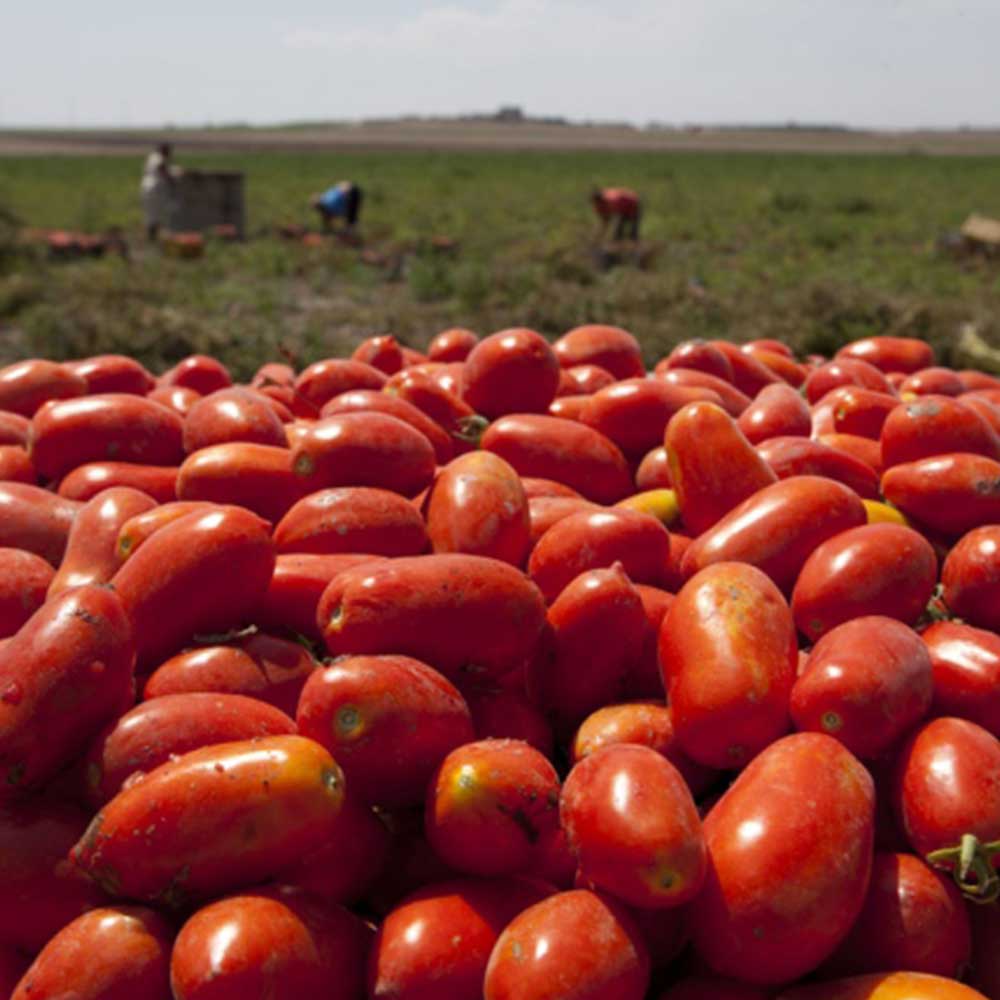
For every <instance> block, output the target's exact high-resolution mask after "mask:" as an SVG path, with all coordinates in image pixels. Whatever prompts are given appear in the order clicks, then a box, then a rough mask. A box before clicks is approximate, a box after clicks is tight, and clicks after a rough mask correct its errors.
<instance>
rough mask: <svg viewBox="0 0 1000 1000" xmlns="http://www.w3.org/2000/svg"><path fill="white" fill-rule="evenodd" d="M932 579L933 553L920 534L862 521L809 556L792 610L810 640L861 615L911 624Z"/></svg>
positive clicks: (924, 601)
mask: <svg viewBox="0 0 1000 1000" xmlns="http://www.w3.org/2000/svg"><path fill="white" fill-rule="evenodd" d="M936 583H937V556H936V555H935V554H934V549H933V548H932V547H931V545H930V543H929V542H928V541H927V540H926V539H925V538H924V537H923V536H922V535H921V534H919V533H918V532H916V531H914V530H913V529H912V528H907V527H904V526H903V525H901V524H888V523H881V524H863V525H861V526H859V527H857V528H849V529H848V530H847V531H842V532H840V533H839V534H837V535H834V536H833V537H832V538H828V539H827V540H826V541H825V542H823V543H822V544H821V545H819V546H818V547H817V549H816V550H815V551H814V552H813V553H812V555H811V556H809V558H808V559H807V560H806V562H805V565H804V566H803V567H802V570H801V572H800V573H799V577H798V580H796V582H795V589H794V590H793V591H792V614H793V615H794V616H795V624H796V625H797V626H798V628H799V631H801V632H802V633H803V635H806V636H808V637H809V638H810V639H812V640H813V641H814V642H815V641H816V640H817V639H818V638H819V637H820V636H822V635H825V634H826V633H827V632H829V631H830V629H832V628H834V627H835V626H837V625H840V624H842V623H844V622H847V621H849V620H851V619H852V618H858V617H860V616H862V615H884V616H886V617H889V618H895V619H897V620H898V621H901V622H904V623H905V624H907V625H914V624H916V622H917V619H919V618H920V616H921V615H922V614H923V612H924V609H925V608H926V607H927V602H928V601H929V600H930V597H931V593H932V592H933V590H934V587H935V585H936Z"/></svg>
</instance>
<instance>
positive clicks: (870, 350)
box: [836, 336, 934, 375]
mask: <svg viewBox="0 0 1000 1000" xmlns="http://www.w3.org/2000/svg"><path fill="white" fill-rule="evenodd" d="M836 358H837V360H838V361H839V360H841V359H842V358H859V359H860V360H861V361H867V362H868V363H869V364H871V365H874V366H875V367H876V368H878V369H879V370H880V371H882V372H904V373H905V374H907V375H909V374H912V373H913V372H918V371H920V370H921V369H922V368H929V367H930V366H931V365H933V364H934V348H932V347H931V345H930V344H928V343H926V342H925V341H922V340H917V339H916V338H914V337H884V336H878V337H865V338H864V339H862V340H855V341H854V342H853V343H850V344H847V345H845V346H844V347H842V348H841V349H840V350H839V351H837V354H836Z"/></svg>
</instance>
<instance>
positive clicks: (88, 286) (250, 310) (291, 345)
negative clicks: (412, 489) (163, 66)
mask: <svg viewBox="0 0 1000 1000" xmlns="http://www.w3.org/2000/svg"><path fill="white" fill-rule="evenodd" d="M179 161H180V162H181V163H182V165H186V166H192V167H203V168H206V169H241V170H244V171H246V174H247V198H248V206H247V210H248V219H249V230H250V239H249V240H248V241H247V242H246V243H245V244H242V245H226V244H221V243H220V244H210V245H209V247H208V250H207V253H206V256H205V257H204V258H203V259H201V260H194V261H177V260H170V259H166V258H163V257H162V256H161V255H160V254H159V253H158V252H156V251H151V250H149V249H148V248H146V247H145V246H144V245H143V243H142V237H141V231H140V224H141V218H140V212H139V205H138V176H139V171H140V168H141V160H139V159H137V158H136V157H134V156H128V157H125V156H114V155H109V156H100V157H83V156H81V157H75V156H74V157H55V156H49V157H43V156H37V157H28V156H25V157H7V158H3V159H0V360H2V361H8V360H12V359H14V358H16V357H20V356H24V355H27V354H44V355H47V356H51V357H71V356H79V355H85V354H92V353H98V352H104V351H121V352H125V353H129V354H133V355H136V356H138V357H140V358H142V359H144V360H145V361H146V362H147V363H148V364H150V365H152V366H153V367H156V368H161V367H163V366H165V365H166V364H168V363H172V362H173V361H175V360H176V359H177V358H179V357H181V356H183V355H185V354H187V353H190V352H192V351H206V352H209V353H213V354H215V355H217V356H218V357H221V358H222V359H224V360H225V361H226V362H227V363H228V364H230V365H231V366H232V368H233V369H234V371H235V372H236V373H238V374H240V375H246V374H248V373H250V372H251V371H252V370H253V369H254V368H255V367H256V366H257V365H258V364H259V363H260V362H261V361H262V360H265V359H269V358H274V357H276V356H277V354H278V353H279V351H280V352H281V353H283V354H284V355H285V356H289V357H292V358H294V359H295V360H296V361H297V362H298V363H299V364H306V363H308V362H309V361H312V360H315V359H316V358H319V357H323V356H326V355H329V354H334V353H339V352H343V351H344V350H346V349H350V348H351V346H352V345H353V344H354V343H355V342H356V341H357V340H358V339H360V338H362V337H364V336H368V335H370V334H372V333H383V332H392V333H395V334H396V335H397V336H399V337H400V339H401V340H403V341H405V342H407V343H410V344H412V345H414V346H418V347H419V346H423V345H424V344H425V343H426V342H427V340H428V339H429V338H430V337H431V336H433V334H434V333H436V332H437V331H439V330H441V329H443V328H445V327H447V326H451V325H463V326H469V327H472V328H473V329H476V330H477V331H479V332H481V333H489V332H492V331H494V330H499V329H502V328H504V327H507V326H513V325H525V326H531V327H533V328H535V329H538V330H540V331H541V332H543V333H545V334H547V335H551V336H558V335H559V334H561V333H562V332H564V331H565V330H567V329H569V328H570V327H572V326H575V325H577V324H580V323H584V322H609V323H615V324H618V325H621V326H625V327H627V328H628V329H630V330H632V331H633V332H634V333H635V334H636V335H637V336H638V337H639V338H640V340H641V341H642V343H643V345H644V348H645V349H646V351H647V354H648V359H649V360H650V361H652V360H655V359H656V358H657V357H659V356H661V355H662V354H663V353H664V352H666V351H667V350H668V349H669V347H670V346H671V345H672V344H674V343H676V342H678V341H680V340H683V339H686V338H689V337H694V336H726V337H731V338H734V339H737V340H745V339H751V338H753V337H761V336H777V337H780V338H782V339H786V340H787V341H789V342H790V343H792V344H794V345H795V346H796V347H797V348H798V349H799V350H800V351H802V352H807V351H819V352H829V351H832V350H833V349H835V348H836V347H837V346H838V345H839V344H841V343H843V342H844V341H845V340H848V339H852V338H855V337H859V336H864V335H868V334H871V333H885V332H892V333H903V334H910V335H915V336H923V337H926V338H928V339H931V340H932V341H933V342H934V343H935V344H936V345H938V346H939V348H940V349H941V352H942V356H943V357H944V358H945V359H947V357H948V349H949V344H950V343H951V341H952V340H953V338H954V336H955V333H956V331H957V330H958V328H959V327H960V325H961V324H962V323H963V322H966V321H972V322H975V323H976V324H977V325H978V327H979V329H980V332H981V333H982V334H983V335H984V336H986V337H987V338H988V339H990V340H992V342H994V343H997V342H1000V262H993V263H992V264H991V263H990V262H986V261H981V260H968V261H961V262H959V261H955V260H953V259H951V258H949V257H948V256H946V255H943V254H941V253H940V252H939V251H938V249H937V247H936V240H937V238H938V237H939V236H940V234H942V233H943V232H946V231H949V230H954V229H956V228H957V227H958V225H959V224H960V223H961V221H962V220H963V219H964V218H965V216H966V215H967V214H968V213H969V212H970V211H973V210H977V211H981V212H985V213H987V214H994V215H1000V158H998V157H991V156H982V157H947V158H937V157H928V156H895V155H884V156H866V155H865V156H861V155H858V156H835V155H804V154H768V153H754V154H749V153H741V154H722V153H661V152H657V153H649V152H620V153H608V152H599V153H598V152H532V153H525V152H460V153H456V152H451V153H446V152H430V151H423V152H421V151H405V152H389V151H382V152H368V153H365V152H337V153H330V152H296V153H293V152H262V153H240V154H221V153H220V154H211V155H208V154H201V155H197V156H185V155H184V154H183V151H182V152H181V155H180V156H179ZM342 177H350V178H353V179H355V180H356V181H358V182H359V183H361V184H362V186H363V187H364V189H365V191H366V198H367V200H366V204H365V206H364V211H363V216H362V231H363V235H364V237H365V241H366V246H367V247H368V248H369V249H371V250H374V251H375V252H376V255H377V258H378V260H377V262H376V263H374V264H373V263H366V262H365V261H364V260H363V259H362V258H361V257H360V256H359V254H358V252H357V251H356V250H352V249H350V248H347V247H344V246H340V245H337V244H335V243H333V242H331V243H329V244H328V245H324V246H322V247H318V248H317V247H312V248H310V247H303V246H300V245H298V244H294V243H288V242H286V241H282V240H280V239H279V238H277V236H276V235H274V227H275V226H276V225H277V224H279V223H285V222H297V223H303V224H309V225H310V226H315V220H314V219H313V218H311V217H310V214H311V213H310V211H309V209H308V207H307V199H308V196H309V194H310V193H311V192H313V191H316V190H319V189H321V188H323V187H325V186H326V185H327V184H329V183H331V182H333V181H335V180H337V179H340V178H342ZM594 183H599V184H622V185H629V186H632V187H635V188H636V189H638V190H639V191H640V192H641V193H642V195H643V198H644V202H645V206H646V210H645V217H644V222H643V227H644V231H643V237H644V240H645V241H648V242H649V243H650V244H652V246H653V247H654V248H655V249H656V251H657V252H656V254H655V256H654V258H653V260H652V263H651V264H650V266H649V267H648V268H646V269H640V268H637V267H633V266H622V267H615V268H612V269H609V270H602V269H601V268H600V267H598V266H597V263H596V261H595V257H594V253H593V250H594V247H593V237H594V232H595V219H594V217H593V216H592V213H591V211H590V208H589V205H588V203H587V193H588V191H589V189H590V187H591V185H593V184H594ZM3 219H6V220H7V221H6V223H4V222H3V221H2V220H3ZM22 225H23V226H33V227H54V228H70V229H79V230H83V231H91V232H98V231H101V230H103V229H105V228H106V227H108V226H110V225H121V226H123V227H124V228H125V229H126V231H127V232H128V234H129V238H130V241H131V243H132V245H133V248H134V250H135V253H134V255H133V259H132V260H131V261H129V262H124V261H122V260H120V259H117V258H111V259H106V260H97V261H79V262H73V263H55V262H49V261H47V260H45V259H44V258H43V257H42V256H41V255H40V254H38V253H37V252H35V253H31V252H26V251H24V250H23V248H19V247H18V246H17V244H16V230H17V228H18V227H19V226H22ZM434 236H447V237H450V238H452V239H454V240H456V241H457V242H458V248H457V251H456V252H455V253H453V254H451V255H441V254H438V253H436V252H434V250H433V248H432V245H431V238H432V237H434Z"/></svg>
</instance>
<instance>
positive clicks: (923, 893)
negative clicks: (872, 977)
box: [823, 851, 972, 976]
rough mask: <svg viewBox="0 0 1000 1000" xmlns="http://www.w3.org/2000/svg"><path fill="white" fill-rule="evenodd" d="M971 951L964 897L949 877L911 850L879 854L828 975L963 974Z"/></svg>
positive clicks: (826, 965)
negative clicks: (860, 903)
mask: <svg viewBox="0 0 1000 1000" xmlns="http://www.w3.org/2000/svg"><path fill="white" fill-rule="evenodd" d="M971 952H972V934H971V930H970V926H969V915H968V913H967V912H966V906H965V900H964V899H962V894H961V893H960V892H959V891H958V890H957V889H956V888H955V886H954V884H953V883H952V881H951V879H950V878H949V877H948V876H946V875H945V874H943V873H942V872H936V871H934V869H933V868H931V867H929V866H928V865H927V864H925V863H924V862H923V861H921V860H920V858H918V857H916V856H915V855H913V854H893V853H889V852H881V851H880V852H876V854H875V859H874V862H873V864H872V877H871V883H870V885H869V887H868V895H867V896H866V898H865V903H864V906H863V907H862V909H861V913H860V915H859V916H858V919H857V921H856V922H855V924H854V926H853V927H852V928H851V932H850V933H849V934H848V935H847V937H846V938H844V940H843V941H842V942H841V944H840V946H839V947H838V948H837V950H836V951H835V952H834V953H833V955H832V956H831V957H830V958H829V959H828V961H827V962H826V964H825V965H824V967H823V972H824V975H827V976H855V975H860V974H862V973H866V972H892V971H893V970H895V969H907V970H909V971H911V972H926V973H930V974H931V975H938V976H960V975H961V974H962V973H963V972H964V971H965V967H966V966H967V965H968V962H969V958H970V957H971Z"/></svg>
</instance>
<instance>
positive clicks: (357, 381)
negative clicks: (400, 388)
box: [294, 358, 386, 417]
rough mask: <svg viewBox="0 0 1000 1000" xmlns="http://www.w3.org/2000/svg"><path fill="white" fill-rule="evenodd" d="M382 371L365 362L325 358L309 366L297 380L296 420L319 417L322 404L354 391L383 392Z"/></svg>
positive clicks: (295, 387) (384, 378) (383, 376)
mask: <svg viewBox="0 0 1000 1000" xmlns="http://www.w3.org/2000/svg"><path fill="white" fill-rule="evenodd" d="M385 382H386V377H385V374H384V373H383V372H380V371H379V370H378V369H377V368H373V367H372V366H371V365H366V364H365V363H364V362H362V361H349V360H346V359H342V358H325V359H324V360H322V361H316V362H314V363H313V364H311V365H309V367H308V368H306V369H305V370H304V371H302V372H300V373H299V376H298V378H296V380H295V385H294V389H295V397H294V399H295V405H294V412H295V415H296V416H297V417H316V416H319V411H320V409H321V407H322V406H323V404H324V403H325V402H326V401H327V400H328V399H333V397H334V396H339V395H340V394H341V393H342V392H348V391H349V390H351V389H381V388H382V386H383V385H385Z"/></svg>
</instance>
